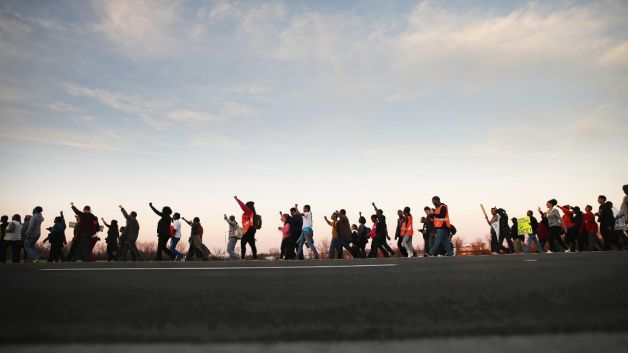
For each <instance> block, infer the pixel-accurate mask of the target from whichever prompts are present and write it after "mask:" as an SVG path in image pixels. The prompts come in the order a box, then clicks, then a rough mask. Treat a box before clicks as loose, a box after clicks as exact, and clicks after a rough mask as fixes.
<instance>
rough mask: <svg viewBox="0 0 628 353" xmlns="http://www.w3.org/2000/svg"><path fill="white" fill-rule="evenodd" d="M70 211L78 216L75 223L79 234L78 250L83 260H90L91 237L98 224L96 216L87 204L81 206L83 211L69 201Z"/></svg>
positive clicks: (96, 230) (95, 231)
mask: <svg viewBox="0 0 628 353" xmlns="http://www.w3.org/2000/svg"><path fill="white" fill-rule="evenodd" d="M70 205H71V206H72V211H74V213H75V214H76V215H77V216H78V218H79V222H78V224H77V227H78V232H79V234H80V235H81V238H80V244H81V246H80V250H81V251H80V252H81V256H82V259H83V262H91V261H92V251H91V249H92V244H91V243H92V237H93V236H94V235H96V233H98V230H99V228H100V225H99V224H98V217H96V216H94V214H93V213H92V209H91V207H89V206H85V207H83V211H82V212H81V211H79V210H78V208H76V207H74V202H70Z"/></svg>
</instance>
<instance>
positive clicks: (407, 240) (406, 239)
mask: <svg viewBox="0 0 628 353" xmlns="http://www.w3.org/2000/svg"><path fill="white" fill-rule="evenodd" d="M401 244H402V245H403V247H404V248H405V250H406V253H407V255H405V256H408V257H412V255H414V249H413V248H412V236H411V235H404V236H403V240H402V241H401Z"/></svg>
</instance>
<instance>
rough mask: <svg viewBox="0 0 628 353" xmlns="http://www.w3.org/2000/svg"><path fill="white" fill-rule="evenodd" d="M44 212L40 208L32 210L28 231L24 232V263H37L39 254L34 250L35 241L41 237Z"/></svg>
mask: <svg viewBox="0 0 628 353" xmlns="http://www.w3.org/2000/svg"><path fill="white" fill-rule="evenodd" d="M43 211H44V209H43V208H41V206H37V207H35V208H34V209H33V216H32V217H31V219H30V221H29V223H28V229H27V230H26V240H24V249H25V250H26V254H27V255H26V262H37V261H39V254H38V253H37V250H36V249H35V245H36V244H37V240H39V237H40V236H41V224H42V223H44V216H42V212H43Z"/></svg>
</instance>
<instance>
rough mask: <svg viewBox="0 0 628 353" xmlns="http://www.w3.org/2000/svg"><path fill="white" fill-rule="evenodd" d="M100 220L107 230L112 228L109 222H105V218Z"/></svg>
mask: <svg viewBox="0 0 628 353" xmlns="http://www.w3.org/2000/svg"><path fill="white" fill-rule="evenodd" d="M100 220H101V221H102V223H103V224H104V225H105V227H107V228H111V226H110V225H109V224H107V221H105V219H104V218H102V217H100Z"/></svg>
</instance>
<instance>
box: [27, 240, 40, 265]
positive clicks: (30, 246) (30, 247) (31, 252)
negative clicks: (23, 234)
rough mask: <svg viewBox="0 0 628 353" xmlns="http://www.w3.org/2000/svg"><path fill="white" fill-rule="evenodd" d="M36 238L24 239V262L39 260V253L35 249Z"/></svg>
mask: <svg viewBox="0 0 628 353" xmlns="http://www.w3.org/2000/svg"><path fill="white" fill-rule="evenodd" d="M38 239H39V237H37V238H33V239H26V241H25V242H24V250H26V262H33V261H35V260H39V254H38V253H37V250H35V244H37V240H38Z"/></svg>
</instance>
